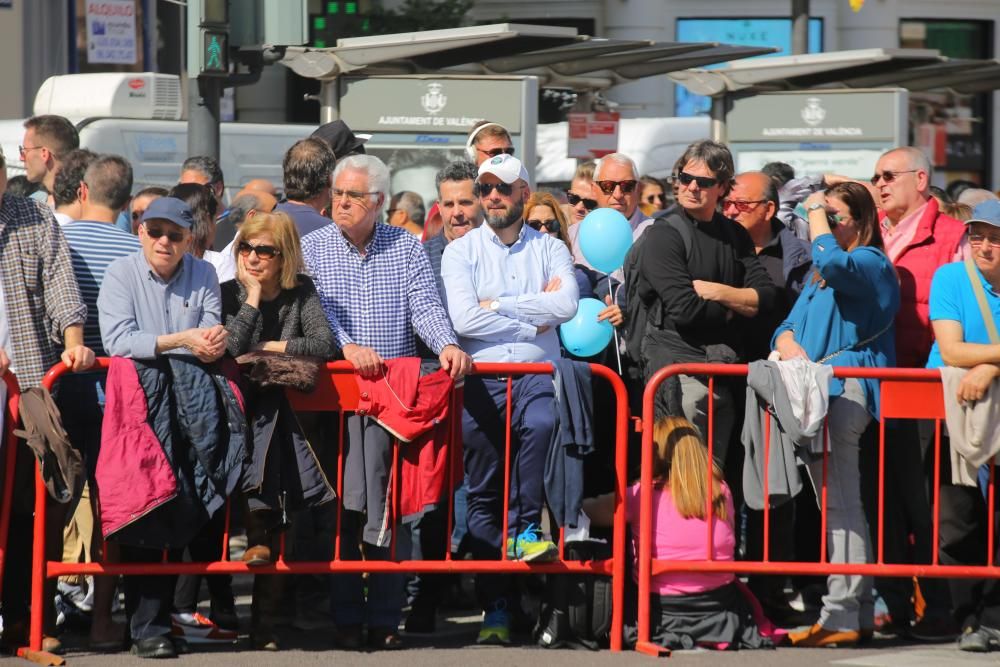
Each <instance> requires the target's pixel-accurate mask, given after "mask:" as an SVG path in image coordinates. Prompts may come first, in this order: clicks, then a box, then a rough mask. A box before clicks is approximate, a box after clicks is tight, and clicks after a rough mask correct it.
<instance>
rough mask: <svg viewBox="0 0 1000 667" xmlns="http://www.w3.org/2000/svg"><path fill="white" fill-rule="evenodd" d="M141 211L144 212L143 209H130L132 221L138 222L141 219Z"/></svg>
mask: <svg viewBox="0 0 1000 667" xmlns="http://www.w3.org/2000/svg"><path fill="white" fill-rule="evenodd" d="M143 213H145V211H141V210H139V211H132V222H139V221H140V220H141V219H142V214H143Z"/></svg>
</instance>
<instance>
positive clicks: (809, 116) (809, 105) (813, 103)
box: [801, 97, 826, 127]
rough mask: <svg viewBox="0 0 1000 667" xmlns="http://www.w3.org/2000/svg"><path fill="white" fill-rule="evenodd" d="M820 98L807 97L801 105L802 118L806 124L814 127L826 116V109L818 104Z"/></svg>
mask: <svg viewBox="0 0 1000 667" xmlns="http://www.w3.org/2000/svg"><path fill="white" fill-rule="evenodd" d="M819 103H820V99H819V98H818V97H807V98H806V105H805V106H804V107H802V114H801V115H802V120H804V121H805V122H806V124H807V125H810V126H813V127H815V126H816V125H819V124H820V123H822V122H823V119H824V118H826V109H824V108H823V107H821V106H820V104H819Z"/></svg>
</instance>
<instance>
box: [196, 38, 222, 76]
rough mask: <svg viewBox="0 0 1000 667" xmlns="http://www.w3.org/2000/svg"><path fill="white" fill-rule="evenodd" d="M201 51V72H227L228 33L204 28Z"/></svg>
mask: <svg viewBox="0 0 1000 667" xmlns="http://www.w3.org/2000/svg"><path fill="white" fill-rule="evenodd" d="M202 41H203V46H202V51H201V62H202V66H201V73H202V74H224V75H226V74H229V48H228V47H229V44H228V41H229V40H228V35H227V34H226V33H224V32H215V31H211V30H205V31H204V32H203V38H202Z"/></svg>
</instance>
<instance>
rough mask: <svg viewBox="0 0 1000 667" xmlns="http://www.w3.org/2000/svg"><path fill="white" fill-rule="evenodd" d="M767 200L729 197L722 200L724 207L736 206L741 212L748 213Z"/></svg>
mask: <svg viewBox="0 0 1000 667" xmlns="http://www.w3.org/2000/svg"><path fill="white" fill-rule="evenodd" d="M766 201H767V200H766V199H727V200H725V201H724V202H722V208H723V209H727V208H735V209H736V210H737V211H739V212H740V213H747V212H749V211H753V210H754V209H756V208H757V207H758V206H760V205H761V204H763V203H764V202H766Z"/></svg>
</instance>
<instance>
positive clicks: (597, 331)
mask: <svg viewBox="0 0 1000 667" xmlns="http://www.w3.org/2000/svg"><path fill="white" fill-rule="evenodd" d="M605 308H606V306H605V304H603V303H601V302H600V301H598V300H597V299H580V306H579V307H578V308H577V310H576V315H574V316H573V319H571V320H570V321H569V322H566V323H565V324H562V325H560V327H559V336H560V337H561V338H562V342H563V347H565V348H566V349H567V350H569V351H570V352H571V353H572V354H573V355H574V356H577V357H592V356H594V355H595V354H599V353H600V352H601V351H602V350H604V348H606V347H607V346H608V343H609V342H610V341H611V337H612V336H613V335H614V331H615V328H614V327H613V326H611V323H610V322H608V321H607V320H604V321H603V322H598V321H597V314H598V313H600V312H601V311H602V310H604V309H605Z"/></svg>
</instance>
